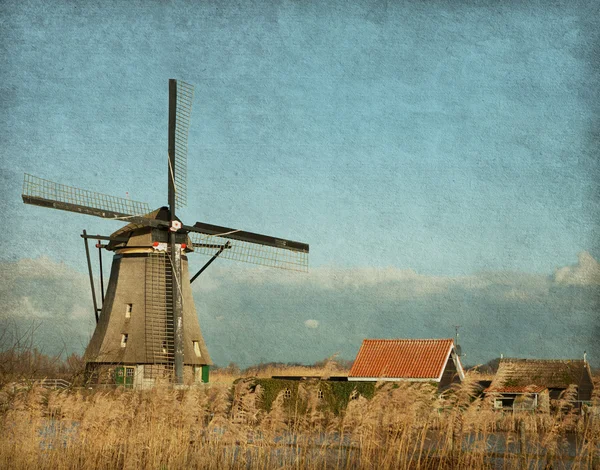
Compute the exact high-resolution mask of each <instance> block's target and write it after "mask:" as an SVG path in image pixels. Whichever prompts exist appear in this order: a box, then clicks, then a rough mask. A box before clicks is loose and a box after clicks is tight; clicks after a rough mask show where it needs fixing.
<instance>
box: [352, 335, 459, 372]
mask: <svg viewBox="0 0 600 470" xmlns="http://www.w3.org/2000/svg"><path fill="white" fill-rule="evenodd" d="M453 343H454V341H453V340H452V339H365V340H363V343H362V346H361V347H360V350H359V351H358V354H357V355H356V360H355V361H354V365H353V366H352V369H350V373H349V374H348V377H371V378H377V377H381V378H384V377H387V378H406V379H438V378H439V377H440V376H441V375H442V371H443V370H444V366H445V365H446V361H447V359H448V356H449V354H450V349H451V348H452V345H453Z"/></svg>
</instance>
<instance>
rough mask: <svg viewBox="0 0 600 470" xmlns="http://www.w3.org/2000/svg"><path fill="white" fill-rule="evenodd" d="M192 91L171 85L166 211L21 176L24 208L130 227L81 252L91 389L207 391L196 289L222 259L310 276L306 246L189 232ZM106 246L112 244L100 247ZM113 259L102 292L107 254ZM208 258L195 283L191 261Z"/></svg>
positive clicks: (219, 231)
mask: <svg viewBox="0 0 600 470" xmlns="http://www.w3.org/2000/svg"><path fill="white" fill-rule="evenodd" d="M193 91H194V88H193V86H192V85H189V84H187V83H185V82H182V81H178V80H173V79H171V80H169V132H168V175H167V176H168V178H167V179H168V206H164V207H160V208H158V209H156V210H154V211H151V210H150V207H149V206H148V204H146V203H142V202H138V201H133V200H130V199H129V198H120V197H114V196H108V195H105V194H100V193H96V192H92V191H87V190H83V189H79V188H75V187H72V186H66V185H63V184H59V183H55V182H52V181H49V180H45V179H42V178H39V177H36V176H33V175H29V174H25V179H24V183H23V194H22V197H23V201H24V202H25V203H27V204H34V205H38V206H42V207H49V208H53V209H60V210H65V211H71V212H78V213H81V214H87V215H92V216H96V217H102V218H106V219H114V220H120V221H124V222H127V225H125V226H124V227H122V228H121V229H119V230H117V231H116V232H114V233H112V234H111V235H110V236H102V235H88V234H87V232H86V231H85V230H84V231H83V234H82V235H81V237H82V238H83V240H84V243H85V249H86V257H87V263H88V271H89V276H90V284H91V288H92V299H93V303H94V315H95V318H96V328H95V331H94V334H93V336H92V339H91V340H90V343H89V345H88V347H87V348H86V352H85V355H84V359H85V361H86V371H87V373H88V376H89V377H90V378H91V380H94V381H98V382H110V381H111V380H114V379H113V377H115V378H116V380H117V382H120V383H125V384H132V385H133V384H134V383H135V384H136V386H140V387H149V386H152V385H153V384H154V383H156V381H157V380H164V379H166V380H169V381H172V382H174V383H176V384H183V383H190V382H207V381H208V369H209V366H210V365H211V364H212V362H211V359H210V356H209V354H208V351H207V348H206V345H205V342H204V339H203V337H202V333H201V330H200V325H199V323H198V317H197V314H196V309H195V306H194V301H193V297H192V290H191V283H192V282H194V280H195V279H196V278H197V277H198V276H199V275H200V274H201V273H202V272H203V271H204V270H205V269H206V268H207V267H208V266H209V265H210V264H211V263H212V262H213V261H214V260H215V259H216V258H217V257H219V256H220V257H222V258H228V259H232V260H237V261H244V262H249V263H255V264H259V265H263V266H271V267H275V268H281V269H287V270H296V271H307V270H308V251H309V247H308V245H307V244H305V243H300V242H295V241H291V240H285V239H282V238H275V237H271V236H267V235H261V234H257V233H252V232H247V231H243V230H237V229H231V228H228V227H221V226H218V225H211V224H207V223H203V222H196V223H195V224H194V225H185V224H183V223H182V221H181V220H180V219H179V218H178V217H177V216H176V209H179V208H181V207H184V206H185V205H186V202H187V201H186V196H187V140H188V130H189V126H190V116H191V108H192V101H193ZM89 239H96V240H98V243H97V244H96V247H97V248H98V253H99V263H100V289H101V300H102V306H101V307H100V308H98V306H97V298H96V293H95V290H94V279H93V274H92V266H91V262H90V253H89V246H88V240H89ZM102 241H105V242H106V243H104V244H103V243H102ZM103 249H104V250H108V251H111V252H113V253H114V256H113V261H112V267H111V273H110V279H109V281H108V285H107V288H106V292H105V289H104V278H103V274H102V250H103ZM191 252H198V253H202V254H205V255H211V256H212V257H211V259H210V260H209V261H208V262H207V263H206V264H205V265H204V266H203V267H202V269H200V270H199V271H198V273H196V274H195V275H194V276H193V277H192V278H190V276H189V271H188V260H187V255H188V254H189V253H191Z"/></svg>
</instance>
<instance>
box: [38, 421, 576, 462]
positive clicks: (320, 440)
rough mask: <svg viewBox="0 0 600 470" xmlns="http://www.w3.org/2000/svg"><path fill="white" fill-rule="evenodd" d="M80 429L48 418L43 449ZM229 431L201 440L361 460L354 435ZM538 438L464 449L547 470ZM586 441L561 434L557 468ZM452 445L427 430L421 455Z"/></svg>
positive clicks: (232, 450)
mask: <svg viewBox="0 0 600 470" xmlns="http://www.w3.org/2000/svg"><path fill="white" fill-rule="evenodd" d="M78 428H79V423H77V422H76V421H70V422H65V421H61V420H54V419H48V420H47V421H46V423H45V425H44V427H43V428H42V429H41V430H40V433H39V434H40V438H41V442H40V447H41V448H42V449H44V450H50V449H58V448H64V447H66V446H67V445H68V444H69V443H71V444H72V443H74V442H76V441H77V439H78ZM226 431H227V430H226V429H225V428H212V429H211V430H210V431H208V430H205V431H204V432H203V433H202V434H201V436H198V438H199V439H200V440H202V441H203V442H204V443H218V442H221V443H222V445H223V452H224V453H225V454H226V455H227V457H228V460H230V459H233V461H238V459H239V460H242V461H245V462H249V463H252V462H253V461H254V462H255V461H256V459H257V458H260V459H261V460H262V459H265V458H266V457H268V459H269V461H270V462H271V463H272V464H273V465H284V464H286V463H290V462H293V461H295V460H296V459H298V458H300V457H302V458H303V459H306V460H308V461H312V462H315V461H320V462H323V463H324V464H325V465H326V466H329V465H332V466H337V465H340V466H343V465H344V463H346V462H349V461H352V462H355V463H356V462H357V461H359V460H360V447H359V442H358V441H357V439H356V438H355V437H354V436H352V435H350V434H345V435H341V434H339V433H320V434H319V433H316V434H297V433H289V432H286V433H282V434H281V435H278V436H276V437H275V438H272V437H271V438H269V439H266V438H265V436H264V435H262V434H261V433H260V432H257V431H254V432H249V433H248V435H247V436H246V439H244V440H243V442H240V441H237V442H231V441H228V440H226V439H225V435H226ZM536 438H537V439H536V440H535V441H532V440H527V439H525V447H524V449H521V445H520V443H519V437H518V435H517V433H509V432H495V433H488V434H486V435H485V436H483V435H478V434H476V433H471V434H464V435H463V436H462V440H461V443H460V449H461V451H462V453H466V454H469V453H475V454H481V453H483V454H485V460H486V462H487V463H488V464H491V465H492V466H493V467H494V468H503V467H504V465H505V464H506V460H508V459H511V460H512V459H515V458H520V456H523V455H524V456H525V459H526V460H527V461H528V462H529V467H528V468H530V469H538V468H539V469H542V468H544V466H545V464H546V458H547V450H546V449H545V448H543V446H542V445H541V440H542V439H543V436H536ZM583 444H584V443H583V442H582V441H581V440H580V439H578V436H577V435H576V434H574V433H569V434H566V435H563V436H561V437H560V438H559V445H558V450H557V452H556V455H555V456H554V463H555V464H560V465H558V468H565V469H570V468H572V466H573V465H574V463H575V458H576V457H577V455H578V453H579V452H581V449H582V446H583ZM270 446H272V447H270ZM259 448H260V451H259ZM447 449H448V443H447V435H446V434H445V433H443V432H440V431H428V432H427V434H426V437H425V440H424V442H423V448H422V458H427V459H429V460H435V459H439V458H440V457H442V456H443V455H442V454H446V451H447ZM388 450H389V449H388ZM384 451H386V450H385V449H384ZM440 451H441V452H440ZM259 456H260V457H259ZM555 468H556V467H555Z"/></svg>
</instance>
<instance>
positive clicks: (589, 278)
mask: <svg viewBox="0 0 600 470" xmlns="http://www.w3.org/2000/svg"><path fill="white" fill-rule="evenodd" d="M577 258H578V262H577V264H576V265H574V266H565V267H563V268H559V269H557V270H556V272H555V273H554V281H555V282H557V283H559V284H567V285H580V286H598V285H600V263H598V261H596V260H595V259H594V257H593V256H592V255H590V254H589V253H588V252H587V251H582V252H581V253H579V254H578V255H577Z"/></svg>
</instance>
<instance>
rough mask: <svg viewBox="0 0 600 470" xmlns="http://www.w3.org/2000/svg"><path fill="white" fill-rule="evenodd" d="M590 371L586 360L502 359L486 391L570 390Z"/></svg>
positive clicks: (536, 391) (535, 391) (534, 391)
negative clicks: (570, 386)
mask: <svg viewBox="0 0 600 470" xmlns="http://www.w3.org/2000/svg"><path fill="white" fill-rule="evenodd" d="M584 374H590V375H591V372H590V368H589V364H588V363H587V362H585V361H583V360H577V359H571V360H569V359H567V360H556V359H555V360H549V359H502V360H501V361H500V365H499V366H498V372H497V373H496V375H495V377H494V379H493V380H492V383H491V385H490V386H489V387H488V388H487V389H486V392H499V393H538V392H540V391H542V390H544V389H546V388H548V389H566V388H567V387H568V386H569V385H571V384H574V385H579V384H580V383H581V381H582V378H583V376H584Z"/></svg>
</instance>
